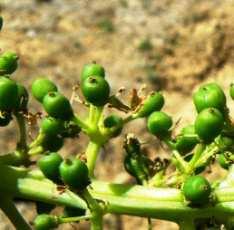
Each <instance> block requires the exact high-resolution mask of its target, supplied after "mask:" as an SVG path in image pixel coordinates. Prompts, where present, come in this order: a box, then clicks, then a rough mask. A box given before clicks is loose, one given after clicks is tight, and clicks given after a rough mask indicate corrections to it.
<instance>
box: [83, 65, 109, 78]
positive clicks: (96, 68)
mask: <svg viewBox="0 0 234 230" xmlns="http://www.w3.org/2000/svg"><path fill="white" fill-rule="evenodd" d="M93 76H100V77H103V78H104V77H105V69H104V68H103V67H102V66H101V65H99V64H96V63H91V64H86V65H84V67H83V69H82V73H81V82H83V81H84V80H85V79H86V78H88V77H93Z"/></svg>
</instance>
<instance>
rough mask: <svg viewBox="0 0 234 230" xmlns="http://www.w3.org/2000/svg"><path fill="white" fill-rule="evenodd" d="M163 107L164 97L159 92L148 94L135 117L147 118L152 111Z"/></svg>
mask: <svg viewBox="0 0 234 230" xmlns="http://www.w3.org/2000/svg"><path fill="white" fill-rule="evenodd" d="M163 105H164V97H163V95H162V94H161V93H159V92H154V93H152V94H150V95H149V96H148V97H147V98H146V99H145V100H144V101H143V103H142V105H141V106H140V108H139V110H138V111H137V115H138V116H139V117H147V116H149V115H150V114H151V113H152V112H154V111H159V110H161V109H162V107H163Z"/></svg>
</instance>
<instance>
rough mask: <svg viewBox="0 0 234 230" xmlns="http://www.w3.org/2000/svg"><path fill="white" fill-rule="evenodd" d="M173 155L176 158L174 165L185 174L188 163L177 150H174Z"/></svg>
mask: <svg viewBox="0 0 234 230" xmlns="http://www.w3.org/2000/svg"><path fill="white" fill-rule="evenodd" d="M172 153H173V157H174V158H175V161H174V163H175V165H176V167H177V168H178V169H179V170H180V171H181V172H185V170H186V167H187V164H188V163H187V162H186V161H185V160H184V159H183V157H182V156H181V155H180V154H179V152H178V151H177V150H173V151H172Z"/></svg>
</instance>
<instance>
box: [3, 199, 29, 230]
mask: <svg viewBox="0 0 234 230" xmlns="http://www.w3.org/2000/svg"><path fill="white" fill-rule="evenodd" d="M0 208H1V209H2V211H3V212H4V213H5V215H6V216H7V217H8V218H9V219H10V221H11V223H12V224H13V225H14V226H15V229H20V230H31V227H30V226H29V224H28V223H27V222H26V221H25V219H24V218H23V216H22V215H21V214H20V213H19V211H18V210H17V208H16V207H15V205H14V203H13V201H12V199H11V198H9V197H6V196H2V195H0Z"/></svg>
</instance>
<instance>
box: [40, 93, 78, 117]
mask: <svg viewBox="0 0 234 230" xmlns="http://www.w3.org/2000/svg"><path fill="white" fill-rule="evenodd" d="M43 107H44V109H45V111H46V112H47V113H48V114H49V115H50V116H51V117H54V118H57V119H61V120H70V119H71V118H72V116H73V111H72V107H71V104H70V102H69V100H68V99H67V98H66V97H64V96H63V95H62V94H60V93H58V92H50V93H48V94H47V95H46V96H45V97H44V99H43Z"/></svg>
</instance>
